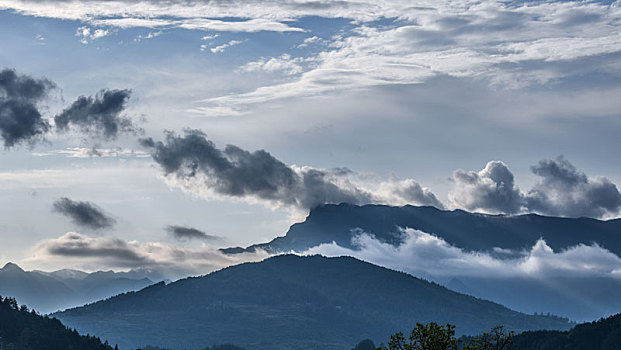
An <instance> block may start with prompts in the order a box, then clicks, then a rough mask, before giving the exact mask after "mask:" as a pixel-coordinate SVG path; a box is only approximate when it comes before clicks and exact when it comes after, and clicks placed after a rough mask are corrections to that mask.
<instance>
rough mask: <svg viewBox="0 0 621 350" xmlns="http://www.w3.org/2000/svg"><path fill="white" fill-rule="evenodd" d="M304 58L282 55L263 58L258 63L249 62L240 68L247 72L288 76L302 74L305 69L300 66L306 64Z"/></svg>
mask: <svg viewBox="0 0 621 350" xmlns="http://www.w3.org/2000/svg"><path fill="white" fill-rule="evenodd" d="M304 61H305V59H304V58H303V57H296V58H292V57H291V55H289V54H282V55H280V57H270V58H269V59H267V58H261V59H259V60H257V61H253V62H248V63H246V64H245V65H243V66H241V67H239V70H241V71H245V72H269V73H273V72H279V73H284V74H286V75H295V74H299V73H302V71H303V70H304V68H302V66H301V65H300V64H302V63H304Z"/></svg>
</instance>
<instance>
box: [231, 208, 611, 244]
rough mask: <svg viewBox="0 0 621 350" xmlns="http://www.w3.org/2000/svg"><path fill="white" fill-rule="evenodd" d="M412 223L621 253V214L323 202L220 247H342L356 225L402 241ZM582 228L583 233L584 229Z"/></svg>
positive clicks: (500, 240)
mask: <svg viewBox="0 0 621 350" xmlns="http://www.w3.org/2000/svg"><path fill="white" fill-rule="evenodd" d="M399 227H400V228H412V229H417V230H420V231H423V232H426V233H430V234H433V235H436V236H438V237H440V238H442V239H444V240H445V241H447V242H448V243H449V244H451V245H454V246H456V247H459V248H462V249H466V250H468V251H491V250H492V249H493V248H495V247H498V248H504V249H515V250H522V249H525V248H530V247H531V246H532V245H533V244H534V243H535V242H536V241H537V240H538V239H539V238H542V237H543V238H544V239H545V240H546V242H547V243H548V244H549V245H550V246H551V247H552V248H553V249H554V250H561V249H565V248H567V247H570V246H575V245H578V244H580V243H582V244H592V243H593V242H596V243H598V244H600V245H602V246H604V247H606V248H607V249H609V250H610V251H612V252H613V253H615V254H617V255H618V256H621V219H611V220H605V221H604V220H597V219H593V218H587V217H580V218H566V217H553V216H544V215H539V214H521V215H502V214H497V215H491V214H483V213H469V212H466V211H463V210H460V209H456V210H450V211H449V210H441V209H437V208H435V207H432V206H412V205H405V206H402V207H394V206H388V205H377V204H368V205H362V206H358V205H353V204H347V203H341V204H326V205H322V206H319V207H317V208H315V209H312V210H311V211H310V213H309V215H308V216H307V217H306V219H305V220H304V221H303V222H301V223H296V224H293V225H292V226H291V227H290V228H289V230H288V231H287V233H286V234H285V235H284V236H279V237H276V238H274V239H273V240H271V241H270V242H267V243H260V244H254V245H250V246H248V247H246V248H242V247H233V248H223V249H221V251H222V252H224V253H227V254H236V253H243V252H254V251H255V250H256V249H263V250H265V251H267V252H269V253H286V252H290V251H297V252H303V251H305V250H307V249H309V248H312V247H314V246H317V245H320V244H322V243H331V242H336V243H337V244H338V245H340V246H342V247H346V248H354V249H355V248H356V247H355V246H353V245H352V243H351V238H352V236H353V235H354V234H355V233H352V230H355V229H360V230H361V231H363V232H366V233H369V234H372V235H374V236H375V237H376V238H377V239H378V240H380V241H381V242H384V243H390V244H392V245H399V244H400V243H402V242H403V238H402V236H401V235H400V234H399V231H398V228H399ZM587 233H588V234H587Z"/></svg>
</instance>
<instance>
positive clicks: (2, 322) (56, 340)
mask: <svg viewBox="0 0 621 350" xmlns="http://www.w3.org/2000/svg"><path fill="white" fill-rule="evenodd" d="M0 349H3V350H113V349H112V347H110V346H109V345H108V344H107V343H106V344H102V343H101V340H100V339H99V338H96V337H91V336H81V335H79V334H78V333H77V332H76V331H75V330H69V329H68V328H67V327H65V326H63V325H62V323H60V321H58V320H57V319H55V318H49V317H45V316H40V315H39V314H37V313H36V312H35V311H34V310H33V311H29V310H28V308H27V307H25V306H23V305H22V306H21V307H20V306H19V305H18V304H17V301H16V300H15V299H14V298H9V297H7V298H2V297H0Z"/></svg>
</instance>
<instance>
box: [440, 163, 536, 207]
mask: <svg viewBox="0 0 621 350" xmlns="http://www.w3.org/2000/svg"><path fill="white" fill-rule="evenodd" d="M452 179H453V181H454V182H455V188H454V189H453V191H451V193H450V194H449V196H450V199H451V201H452V202H453V203H454V204H455V205H457V206H459V207H461V208H464V209H466V210H469V211H479V210H481V211H485V212H491V213H507V214H513V213H517V212H519V211H520V210H521V209H522V206H523V202H524V199H523V195H522V193H521V192H520V189H519V188H518V187H517V186H516V185H515V181H514V178H513V173H512V172H511V170H509V168H508V167H507V166H506V165H505V163H503V162H499V161H491V162H489V163H487V165H486V166H485V168H484V169H483V170H481V171H479V172H476V171H469V172H466V171H464V170H461V169H459V170H457V171H455V172H454V173H453V177H452Z"/></svg>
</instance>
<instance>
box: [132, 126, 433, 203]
mask: <svg viewBox="0 0 621 350" xmlns="http://www.w3.org/2000/svg"><path fill="white" fill-rule="evenodd" d="M141 143H142V145H143V146H144V147H147V148H150V149H151V150H152V153H151V154H152V157H153V159H154V160H155V162H156V163H158V164H159V165H160V166H161V168H162V170H163V171H164V174H165V176H166V178H167V180H168V182H169V183H170V184H171V185H173V186H176V187H181V188H183V189H185V190H187V191H189V192H191V193H194V194H198V195H202V196H204V197H218V196H227V197H234V198H239V199H246V200H250V201H262V202H267V203H271V204H272V205H274V206H290V207H296V208H300V209H310V208H314V207H316V206H319V205H322V204H326V203H342V202H346V203H352V204H368V203H395V202H397V201H403V200H408V201H411V202H410V203H411V204H431V205H433V204H434V203H435V204H439V201H438V200H437V198H435V196H434V195H433V194H432V193H431V192H430V191H429V190H428V189H422V188H420V185H418V184H416V183H415V182H414V181H413V180H410V181H406V182H403V183H398V184H393V185H387V184H380V185H379V189H378V190H372V189H366V188H365V187H364V186H360V185H357V184H355V181H352V179H354V180H355V177H356V175H357V174H355V173H353V172H352V171H351V170H348V169H344V168H340V169H332V170H324V169H316V168H312V167H297V166H290V165H287V164H285V163H283V162H282V161H280V160H278V159H276V158H275V157H274V156H272V155H271V154H270V153H268V152H266V151H264V150H259V151H254V152H248V151H246V150H243V149H241V148H239V147H237V146H234V145H227V146H226V147H225V148H224V149H219V148H217V147H216V146H215V145H214V143H213V142H211V141H210V140H208V139H207V137H206V135H205V134H204V133H202V132H201V131H199V130H186V131H185V135H183V136H178V135H176V134H174V133H170V132H169V133H167V135H166V139H165V141H164V142H161V141H154V140H153V139H152V138H146V139H142V140H141Z"/></svg>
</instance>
